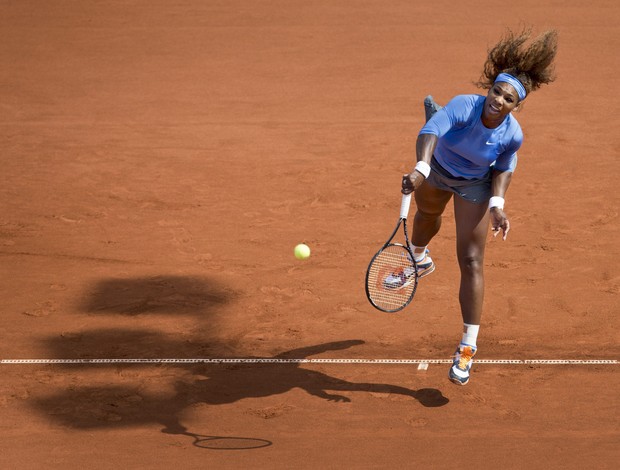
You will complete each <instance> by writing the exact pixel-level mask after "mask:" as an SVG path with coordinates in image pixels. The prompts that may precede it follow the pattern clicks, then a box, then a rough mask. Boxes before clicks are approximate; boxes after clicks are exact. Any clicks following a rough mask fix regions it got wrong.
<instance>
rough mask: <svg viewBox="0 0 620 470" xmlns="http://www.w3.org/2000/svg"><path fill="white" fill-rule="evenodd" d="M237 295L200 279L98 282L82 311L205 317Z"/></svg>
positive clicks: (91, 290) (86, 297) (104, 280)
mask: <svg viewBox="0 0 620 470" xmlns="http://www.w3.org/2000/svg"><path fill="white" fill-rule="evenodd" d="M233 295H234V293H233V292H232V291H231V290H226V289H223V288H222V287H221V286H219V285H217V284H216V283H215V281H213V280H210V279H207V278H205V277H199V276H171V275H164V276H152V277H142V278H134V279H124V278H110V279H103V280H100V281H98V282H97V283H96V284H95V285H93V286H92V287H91V289H89V291H88V292H87V293H86V295H85V298H84V300H83V301H82V303H81V305H80V310H81V311H83V312H88V313H100V314H111V313H115V314H123V315H140V314H203V313H204V311H205V310H206V309H209V308H211V307H216V306H220V305H222V304H225V303H227V302H228V301H229V300H230V299H231V297H232V296H233Z"/></svg>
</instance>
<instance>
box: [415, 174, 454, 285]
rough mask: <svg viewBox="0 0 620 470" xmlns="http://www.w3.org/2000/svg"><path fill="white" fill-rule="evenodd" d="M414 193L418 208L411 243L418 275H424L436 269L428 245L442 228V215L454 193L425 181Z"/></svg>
mask: <svg viewBox="0 0 620 470" xmlns="http://www.w3.org/2000/svg"><path fill="white" fill-rule="evenodd" d="M413 195H414V197H415V201H416V207H417V210H416V213H415V216H414V218H413V230H412V233H411V244H412V245H413V257H414V259H415V261H416V263H417V265H418V276H419V277H424V276H425V275H427V274H430V273H431V272H433V271H434V270H435V263H434V262H433V260H432V259H431V257H430V256H429V255H428V253H429V252H428V249H427V246H428V244H429V243H430V241H431V240H432V239H433V237H434V236H435V235H436V234H437V232H439V229H440V228H441V216H442V214H443V211H444V210H445V208H446V205H447V204H448V201H449V200H450V198H451V197H452V193H451V192H450V191H444V190H443V189H438V188H435V187H434V186H431V185H430V184H428V183H426V182H424V183H422V185H421V186H420V187H419V188H418V189H416V190H415V192H414V193H413Z"/></svg>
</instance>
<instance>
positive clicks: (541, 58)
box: [476, 28, 558, 94]
mask: <svg viewBox="0 0 620 470" xmlns="http://www.w3.org/2000/svg"><path fill="white" fill-rule="evenodd" d="M531 37H532V30H531V29H530V28H526V29H523V31H521V32H520V33H518V34H515V33H514V32H513V31H511V30H510V29H508V30H507V32H506V34H505V35H504V37H503V38H502V39H501V40H500V41H499V42H498V43H497V44H495V45H494V46H493V47H492V48H490V49H489V51H488V55H487V60H486V62H485V64H484V70H483V72H482V75H481V77H480V81H478V82H476V85H477V86H478V87H480V88H483V89H486V90H488V89H490V88H491V87H492V86H493V83H494V82H495V79H496V78H497V76H498V75H499V74H500V73H508V74H510V75H512V76H513V77H516V78H517V79H518V80H519V81H520V82H521V83H522V84H523V86H524V87H525V90H526V91H527V93H528V94H529V93H531V92H532V91H534V90H537V89H538V88H540V86H541V85H546V84H549V83H551V82H553V81H554V80H555V67H554V64H553V61H554V59H555V55H556V53H557V50H558V32H557V31H556V30H548V31H545V32H543V33H541V34H540V35H539V36H537V37H535V38H534V39H533V40H531V41H529V43H528V40H529V39H530V38H531Z"/></svg>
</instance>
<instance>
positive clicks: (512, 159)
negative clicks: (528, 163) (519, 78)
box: [489, 121, 523, 240]
mask: <svg viewBox="0 0 620 470" xmlns="http://www.w3.org/2000/svg"><path fill="white" fill-rule="evenodd" d="M511 130H512V132H511V133H510V134H509V135H510V137H508V138H507V141H506V142H505V143H504V145H505V147H504V152H503V153H502V154H501V155H500V156H499V157H498V159H497V161H496V162H495V164H494V166H493V173H492V177H491V200H490V201H489V211H490V213H491V228H492V230H493V233H494V236H497V234H498V233H499V231H500V230H501V231H502V239H503V240H506V237H507V236H508V232H509V231H510V221H509V220H508V217H507V216H506V212H504V202H505V198H506V192H507V191H508V186H510V181H511V180H512V174H513V173H514V171H515V169H516V167H517V160H518V158H517V150H519V149H520V148H521V144H522V143H523V131H522V130H521V127H520V126H519V124H518V123H517V122H516V121H513V122H512V129H511Z"/></svg>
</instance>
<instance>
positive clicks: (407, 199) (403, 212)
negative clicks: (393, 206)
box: [400, 193, 412, 219]
mask: <svg viewBox="0 0 620 470" xmlns="http://www.w3.org/2000/svg"><path fill="white" fill-rule="evenodd" d="M411 194H412V193H409V194H403V201H402V202H401V203H400V218H401V219H406V218H407V216H408V215H409V206H410V205H411Z"/></svg>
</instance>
